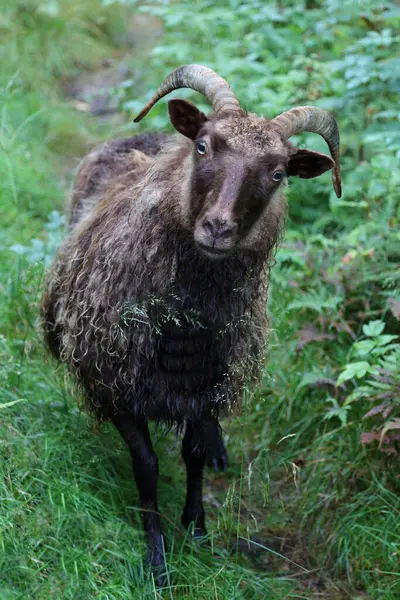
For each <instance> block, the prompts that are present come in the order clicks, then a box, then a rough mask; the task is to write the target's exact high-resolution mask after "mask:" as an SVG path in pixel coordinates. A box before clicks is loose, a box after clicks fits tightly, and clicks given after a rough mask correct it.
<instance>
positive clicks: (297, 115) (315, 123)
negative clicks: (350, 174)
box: [270, 106, 342, 198]
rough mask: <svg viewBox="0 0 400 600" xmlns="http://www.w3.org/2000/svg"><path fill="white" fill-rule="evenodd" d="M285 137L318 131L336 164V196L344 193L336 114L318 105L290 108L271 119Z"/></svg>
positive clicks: (333, 178) (271, 122)
mask: <svg viewBox="0 0 400 600" xmlns="http://www.w3.org/2000/svg"><path fill="white" fill-rule="evenodd" d="M270 125H274V126H275V127H276V128H277V129H279V132H280V133H281V134H282V136H283V137H284V138H285V139H288V138H290V137H291V136H292V135H297V134H298V133H301V132H302V131H311V132H312V133H318V134H319V135H320V136H322V137H323V138H324V140H325V141H326V143H327V144H328V146H329V150H330V152H331V155H332V158H333V160H334V162H335V165H334V167H333V170H332V182H333V187H334V190H335V193H336V196H337V197H338V198H340V196H341V195H342V185H341V175H340V154H339V144H340V138H339V129H338V126H337V123H336V120H335V118H334V116H333V115H332V114H331V113H329V112H327V111H326V110H324V109H322V108H318V107H316V106H298V107H297V108H292V109H291V110H288V111H286V112H284V113H282V114H281V115H279V116H278V117H275V119H272V121H270Z"/></svg>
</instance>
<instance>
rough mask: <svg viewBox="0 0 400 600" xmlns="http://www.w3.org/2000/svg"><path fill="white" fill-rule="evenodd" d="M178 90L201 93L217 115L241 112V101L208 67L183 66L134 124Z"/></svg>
mask: <svg viewBox="0 0 400 600" xmlns="http://www.w3.org/2000/svg"><path fill="white" fill-rule="evenodd" d="M178 88H191V89H192V90H195V91H196V92H200V93H201V94H203V95H204V96H206V98H208V100H210V102H211V104H212V107H213V110H214V111H215V112H217V113H219V112H239V111H240V105H239V101H238V99H237V98H236V96H235V94H234V93H233V92H232V90H231V88H230V87H229V85H228V83H227V82H226V81H225V79H223V78H222V77H220V75H218V74H217V73H216V72H215V71H213V70H212V69H209V68H208V67H203V66H202V65H183V66H182V67H178V69H175V71H172V73H170V74H169V75H168V77H167V78H166V79H165V80H164V82H163V83H162V84H161V86H160V87H159V88H158V90H157V91H156V93H155V94H154V96H153V98H152V99H151V100H150V102H148V103H147V104H146V106H145V107H144V109H143V110H142V111H141V112H140V113H139V114H138V116H137V117H136V119H134V122H135V123H138V122H139V121H141V120H142V119H143V117H144V116H146V115H147V113H148V112H149V110H150V109H151V108H152V107H153V106H154V104H155V103H156V102H158V100H160V98H162V97H163V96H166V95H167V94H169V93H170V92H172V91H173V90H177V89H178Z"/></svg>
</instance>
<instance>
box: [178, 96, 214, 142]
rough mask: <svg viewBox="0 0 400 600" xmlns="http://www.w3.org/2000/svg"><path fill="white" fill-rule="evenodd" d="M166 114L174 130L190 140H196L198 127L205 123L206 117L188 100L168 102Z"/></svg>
mask: <svg viewBox="0 0 400 600" xmlns="http://www.w3.org/2000/svg"><path fill="white" fill-rule="evenodd" d="M168 112H169V118H170V119H171V123H172V125H173V126H174V127H175V129H176V130H177V131H179V133H181V134H182V135H184V136H186V137H188V138H190V139H191V140H194V139H196V137H197V134H198V132H199V129H200V127H201V126H202V125H203V123H204V122H205V121H207V117H206V115H205V114H204V113H202V112H201V111H200V110H199V109H198V108H196V107H195V105H194V104H192V103H191V102H189V101H188V100H181V99H179V98H176V99H174V100H169V101H168Z"/></svg>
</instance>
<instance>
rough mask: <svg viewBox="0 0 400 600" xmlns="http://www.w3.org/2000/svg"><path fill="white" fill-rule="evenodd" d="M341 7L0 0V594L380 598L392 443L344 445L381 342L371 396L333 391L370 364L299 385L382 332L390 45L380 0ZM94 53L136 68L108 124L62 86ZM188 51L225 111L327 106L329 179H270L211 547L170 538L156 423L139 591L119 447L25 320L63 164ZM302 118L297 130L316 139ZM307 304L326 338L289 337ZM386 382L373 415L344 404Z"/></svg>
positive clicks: (399, 579) (164, 464)
mask: <svg viewBox="0 0 400 600" xmlns="http://www.w3.org/2000/svg"><path fill="white" fill-rule="evenodd" d="M360 10H361V9H360V8H359V7H358V6H356V3H354V2H346V3H342V2H340V3H339V2H335V0H329V2H328V1H327V2H322V1H321V2H315V3H307V4H305V5H304V6H303V5H302V3H297V2H293V1H292V0H285V1H284V2H281V3H277V4H275V3H273V2H271V3H269V4H266V3H260V4H258V3H257V2H256V0H252V1H251V2H250V1H249V2H247V3H244V2H241V3H239V2H236V1H234V0H231V2H229V3H211V2H210V3H209V2H206V1H205V0H204V1H202V2H198V3H196V11H195V12H193V7H192V4H191V3H189V1H186V0H182V1H181V2H175V3H171V4H170V3H163V2H153V3H152V4H151V5H150V6H147V7H146V6H142V7H141V8H138V7H136V5H135V3H134V2H130V3H129V2H125V3H117V2H114V3H106V2H104V3H102V2H100V0H90V2H85V3H82V2H78V0H69V2H64V1H59V2H57V1H55V2H45V1H33V0H31V1H27V0H25V1H24V2H22V1H20V0H18V2H15V1H14V2H11V1H10V2H8V3H4V8H3V11H2V15H1V16H0V33H1V40H2V41H1V48H0V55H1V56H2V58H3V60H2V72H1V74H0V174H1V177H0V219H1V225H2V227H1V230H0V255H1V256H0V314H1V316H2V319H1V323H0V454H1V461H0V472H1V483H0V486H1V490H0V501H1V511H0V599H1V600H3V599H4V600H9V599H10V600H15V599H22V598H23V599H24V600H26V599H32V600H33V599H34V600H41V599H46V600H47V599H48V598H54V599H55V600H60V599H66V600H67V599H70V598H71V599H74V600H80V599H82V600H83V599H85V600H86V599H91V598H99V599H104V600H106V599H107V600H114V599H121V600H125V599H128V598H138V599H142V598H154V599H156V598H166V599H168V598H169V599H171V598H174V599H178V598H182V599H184V598H185V599H189V600H190V599H196V600H202V599H207V600H208V599H215V600H229V599H232V600H233V599H245V600H250V599H253V598H269V599H271V600H274V599H276V600H281V599H283V598H285V599H286V598H288V599H289V598H293V599H294V598H298V599H300V598H302V599H304V600H308V599H311V598H324V599H332V600H341V599H344V598H352V599H354V600H355V599H356V598H363V600H365V599H366V598H368V599H369V600H382V599H383V600H396V599H397V598H398V597H399V595H400V572H399V566H398V565H399V557H400V554H399V552H400V550H399V548H400V515H399V512H400V502H399V487H400V485H399V475H398V455H396V454H394V453H393V452H392V450H391V448H392V449H393V451H396V448H397V450H398V447H396V443H398V442H396V441H395V440H394V441H392V442H390V443H389V442H388V444H386V445H385V444H384V445H383V446H382V449H381V450H380V449H379V448H378V444H377V443H374V444H368V445H367V444H362V443H361V441H360V439H361V435H362V434H363V433H365V432H367V431H372V432H378V433H379V432H381V431H382V428H383V426H384V424H385V423H388V422H390V419H394V418H396V416H399V403H400V399H399V392H398V379H396V377H397V375H396V371H395V369H394V370H392V371H390V373H391V375H390V374H389V371H388V368H389V367H388V365H389V363H388V362H387V361H386V362H383V363H380V362H379V360H381V359H379V357H376V358H374V357H373V356H370V357H369V358H368V359H369V360H370V362H371V364H372V365H381V368H382V369H383V372H384V374H385V376H386V378H387V379H386V380H385V381H380V382H379V381H378V382H376V381H375V384H376V385H375V387H373V386H370V387H371V389H374V390H376V394H375V395H376V397H375V396H374V395H373V394H372V392H371V391H369V392H368V394H369V395H368V394H367V395H365V397H363V398H361V399H359V400H357V401H353V402H350V403H349V405H348V409H346V410H345V409H344V408H343V405H344V404H345V402H346V401H347V400H346V398H347V397H348V395H349V394H350V393H351V392H352V391H353V390H359V389H360V384H362V385H370V383H369V379H368V376H365V377H362V378H360V379H357V378H353V379H352V380H351V381H348V382H346V389H345V390H344V391H343V392H340V393H339V392H335V388H332V386H329V385H328V386H326V385H320V384H319V383H318V382H321V379H322V378H325V379H329V380H331V381H333V382H335V381H336V380H337V377H338V375H339V374H340V373H341V372H342V371H343V370H344V369H345V368H346V365H348V364H351V363H352V362H353V361H354V360H357V358H356V357H355V355H354V347H353V343H354V339H358V340H359V339H362V338H363V325H364V324H365V323H366V322H368V321H371V320H381V321H382V322H384V324H385V334H392V335H399V333H400V327H399V321H398V319H397V318H396V316H395V312H394V311H392V310H391V309H390V306H392V305H393V304H390V302H392V303H393V302H395V301H396V300H398V299H399V271H398V264H399V260H400V258H399V254H398V247H399V246H398V243H399V241H400V239H399V234H398V225H399V223H400V212H399V211H400V208H399V202H398V199H399V197H400V194H399V185H400V180H399V177H398V172H399V171H398V168H399V164H398V163H399V151H400V142H399V138H398V132H399V126H398V105H397V102H398V100H397V94H396V90H397V88H396V85H397V83H396V81H395V78H394V73H395V71H396V69H395V66H396V65H395V64H391V63H390V61H392V60H395V59H393V57H394V56H397V55H398V52H397V50H398V40H397V39H396V37H395V34H394V25H392V23H398V19H399V14H398V8H396V6H395V4H394V3H393V4H392V3H390V2H389V3H387V8H386V9H385V10H383V9H381V8H379V7H378V8H377V7H376V6H375V4H374V3H373V2H371V3H369V2H366V3H365V7H364V8H363V12H362V14H361V12H360ZM139 12H140V14H143V13H146V12H147V13H151V14H152V18H154V19H157V20H160V19H161V20H162V22H163V27H164V30H165V33H164V37H163V38H162V39H161V40H159V41H158V45H157V46H156V47H155V48H154V50H153V52H152V53H151V54H150V55H148V54H139V53H138V50H137V48H136V50H135V48H134V49H133V50H132V47H131V46H129V43H128V41H127V40H129V35H128V33H129V32H128V29H129V23H130V19H131V17H132V15H136V16H137V15H138V14H139ZM188 15H189V16H190V19H189V20H188ZM328 17H329V18H328ZM372 24H373V26H372ZM392 28H393V29H392ZM388 31H392V32H393V35H392V37H390V35H389V34H388V33H387V32H388ZM385 32H386V33H385ZM360 57H361V58H360ZM362 57H367V59H368V60H370V62H369V63H368V64H367V65H366V66H365V64H364V63H363V61H365V58H362ZM368 57H369V58H368ZM110 58H111V59H112V60H115V61H117V62H118V61H120V60H123V61H124V62H128V64H130V65H132V66H134V70H135V73H134V77H133V81H132V82H131V81H130V80H128V81H126V82H125V84H124V85H123V87H122V89H121V90H118V94H119V97H120V98H121V110H122V113H123V115H124V117H125V124H124V125H123V126H122V127H119V128H115V126H113V125H111V124H107V122H102V121H99V120H96V119H95V118H94V117H92V116H90V115H88V114H85V113H81V112H79V111H77V110H75V109H74V107H73V106H72V105H71V103H70V101H69V100H68V98H65V96H64V95H63V92H62V82H63V81H65V79H70V78H73V77H74V76H75V75H77V74H79V73H81V72H82V71H83V70H93V71H95V70H96V69H98V68H99V67H100V65H101V64H102V61H103V60H104V59H110ZM189 61H192V62H195V61H196V62H203V63H205V64H208V65H210V66H211V67H214V68H216V70H218V71H219V72H220V73H221V74H223V75H224V76H225V77H227V78H228V80H229V82H230V83H231V85H232V87H233V88H234V89H235V91H236V93H237V95H238V97H239V98H240V99H241V100H242V102H243V103H244V105H245V106H246V107H248V108H253V109H255V110H258V111H259V112H260V113H264V114H266V115H268V116H273V115H274V114H277V113H278V112H279V111H280V110H283V109H285V108H289V107H290V106H294V105H296V104H301V103H313V104H319V105H321V106H326V107H328V108H332V109H334V110H336V111H337V112H338V115H339V124H340V128H341V131H342V141H343V143H342V154H343V161H342V162H343V173H344V185H343V187H344V192H345V196H344V198H343V201H340V202H338V201H337V200H335V198H334V197H333V194H332V193H331V184H330V178H329V176H324V177H322V178H320V179H318V180H313V181H311V182H308V181H299V182H293V184H291V187H290V190H289V197H290V214H291V217H290V221H289V223H288V231H287V235H286V239H285V243H284V245H283V248H282V249H281V251H280V252H279V253H278V256H277V265H276V267H275V269H274V271H273V276H272V298H271V301H270V306H269V309H270V311H271V313H272V315H273V327H274V331H273V334H272V336H271V345H270V357H269V361H268V364H267V366H266V370H265V374H264V377H263V381H262V385H261V388H260V392H259V393H257V394H256V395H254V397H252V398H251V399H250V400H249V401H248V403H247V404H246V406H245V409H244V412H243V414H242V415H241V416H237V417H232V418H229V419H225V421H224V424H223V426H224V431H225V441H226V445H227V448H228V452H229V455H230V466H229V469H228V472H227V473H225V474H218V475H217V474H214V473H211V472H209V471H207V473H206V477H205V504H206V509H207V515H208V528H209V536H210V542H211V546H212V552H210V551H209V550H206V549H204V548H198V547H197V546H196V545H193V544H191V543H190V542H189V541H188V540H187V535H186V534H185V532H184V531H183V530H182V528H181V526H180V513H181V510H182V507H183V502H184V488H185V474H184V468H183V464H182V461H181V459H180V457H179V444H180V442H179V440H178V439H177V438H176V437H175V436H174V434H173V433H170V434H168V435H165V434H163V432H162V431H154V438H155V439H156V440H157V441H156V451H157V453H158V456H159V458H160V485H159V496H160V510H161V512H162V514H163V516H164V518H163V523H164V525H165V534H166V541H167V560H168V575H169V585H168V586H167V587H166V588H165V590H163V592H160V591H159V590H157V589H156V588H155V586H154V582H153V581H152V578H151V576H150V574H149V573H148V571H147V569H146V568H145V567H144V566H143V562H142V556H143V550H144V541H143V534H142V530H141V524H140V512H139V510H138V497H137V492H136V489H135V486H134V483H133V479H132V475H131V467H130V461H129V457H128V452H127V450H126V448H125V447H124V445H123V443H122V441H121V440H120V438H119V436H118V435H117V433H116V432H115V431H114V430H113V428H112V427H111V426H110V425H104V426H103V427H102V428H101V430H100V431H97V428H96V427H95V426H94V424H93V423H91V422H88V421H87V417H86V416H85V414H84V413H82V412H81V411H80V410H79V408H78V403H77V399H78V394H77V392H76V390H75V389H74V385H73V382H72V381H71V380H70V379H69V377H68V376H67V375H66V373H65V371H64V369H63V368H61V367H59V366H57V365H56V364H55V362H54V361H53V360H52V359H51V358H50V357H49V356H48V354H47V352H46V350H45V348H44V346H43V342H42V339H41V334H40V331H39V328H38V325H37V318H38V303H39V300H40V294H41V291H42V289H43V281H44V275H45V269H46V267H47V265H48V264H49V262H50V261H51V258H52V256H53V255H54V252H55V248H56V246H57V245H58V244H59V242H60V240H61V238H62V235H63V223H62V219H61V217H60V214H61V213H62V211H63V205H64V197H65V194H66V191H67V190H68V189H69V186H70V184H71V180H72V174H73V169H74V167H75V166H76V164H77V162H78V160H79V159H80V158H81V156H83V155H84V154H85V152H86V151H87V150H88V149H89V148H91V147H92V146H93V145H94V144H95V143H97V142H100V141H102V140H104V139H108V138H110V137H116V136H118V135H123V134H124V133H126V132H128V131H129V132H131V131H137V128H136V126H133V125H132V123H131V117H132V114H133V113H134V112H135V111H136V110H137V109H138V108H139V107H140V106H141V105H142V104H143V100H144V97H146V98H147V97H148V96H149V94H150V93H151V92H152V90H154V88H155V87H156V86H157V84H158V83H159V82H160V81H161V80H162V77H163V76H164V75H165V73H166V72H168V70H169V69H170V68H173V67H175V66H177V65H178V64H181V63H183V62H189ZM346 61H347V62H346ZM344 63H346V64H344ZM363 64H364V66H363ZM3 67H4V68H3ZM363 69H364V70H363ZM392 73H393V76H392ZM182 94H183V95H186V96H187V95H189V96H191V94H189V93H187V92H182ZM197 101H199V103H200V104H201V103H203V105H204V99H202V98H200V97H199V96H196V102H197ZM166 115H167V111H166V107H165V103H162V102H161V103H160V104H159V105H157V107H155V108H154V110H153V111H152V112H151V113H150V115H149V116H148V117H147V118H146V120H145V122H144V123H143V127H148V128H153V129H157V128H163V129H164V128H168V122H167V116H166ZM134 127H135V129H133V128H134ZM314 137H315V136H306V137H305V139H304V140H302V141H303V142H304V143H305V144H307V145H310V146H311V147H314V148H315V149H320V150H324V147H323V143H322V142H320V141H318V140H315V139H314ZM328 200H329V202H328ZM54 210H56V211H58V212H56V213H54V212H53V211H54ZM371 249H372V250H373V252H371ZM310 323H311V324H312V325H314V326H316V328H317V330H318V331H317V333H323V334H324V335H326V334H330V335H331V336H333V337H334V339H333V340H332V339H328V338H324V337H323V338H320V339H314V340H310V339H308V340H305V338H304V335H305V334H304V333H301V330H302V328H304V327H309V325H310ZM299 339H302V340H303V342H304V341H306V342H307V343H304V344H303V345H301V344H300V345H299ZM397 346H398V344H397ZM385 360H386V359H385ZM382 365H383V366H382ZM389 375H390V376H389ZM385 386H386V387H385ZM387 386H389V387H387ZM387 390H390V394H391V396H390V402H391V408H392V413H391V414H390V415H389V416H388V417H387V418H386V421H385V420H383V419H382V418H381V417H380V416H379V415H378V416H377V417H375V418H373V419H371V418H367V419H365V418H364V415H365V413H366V412H367V411H368V410H370V409H371V407H372V406H374V405H376V404H378V403H379V402H380V400H379V398H380V395H382V394H383V393H385V392H387ZM374 393H375V392H374ZM335 394H336V395H335ZM332 401H336V403H337V406H336V408H335V410H336V412H335V411H333V410H332V407H334V404H333V403H332Z"/></svg>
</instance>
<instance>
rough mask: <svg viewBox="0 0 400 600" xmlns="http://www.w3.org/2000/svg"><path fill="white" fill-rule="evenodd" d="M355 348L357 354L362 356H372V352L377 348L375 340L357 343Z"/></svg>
mask: <svg viewBox="0 0 400 600" xmlns="http://www.w3.org/2000/svg"><path fill="white" fill-rule="evenodd" d="M353 348H354V350H355V351H356V352H357V354H360V355H361V356H363V355H365V354H370V352H371V351H372V350H373V349H374V348H375V340H362V341H361V342H356V343H355V344H354V345H353Z"/></svg>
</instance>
